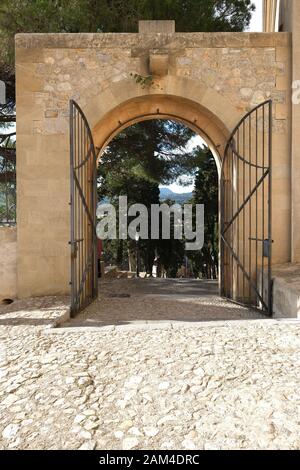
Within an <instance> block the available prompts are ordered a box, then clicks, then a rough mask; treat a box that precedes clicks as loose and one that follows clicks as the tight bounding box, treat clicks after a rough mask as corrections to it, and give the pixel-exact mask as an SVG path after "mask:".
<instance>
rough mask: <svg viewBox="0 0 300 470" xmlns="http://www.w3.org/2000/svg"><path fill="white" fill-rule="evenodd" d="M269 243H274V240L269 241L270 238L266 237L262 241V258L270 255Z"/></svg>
mask: <svg viewBox="0 0 300 470" xmlns="http://www.w3.org/2000/svg"><path fill="white" fill-rule="evenodd" d="M271 243H274V240H272V241H271V242H270V240H268V239H266V240H264V242H263V245H264V247H263V253H264V258H269V257H270V245H271Z"/></svg>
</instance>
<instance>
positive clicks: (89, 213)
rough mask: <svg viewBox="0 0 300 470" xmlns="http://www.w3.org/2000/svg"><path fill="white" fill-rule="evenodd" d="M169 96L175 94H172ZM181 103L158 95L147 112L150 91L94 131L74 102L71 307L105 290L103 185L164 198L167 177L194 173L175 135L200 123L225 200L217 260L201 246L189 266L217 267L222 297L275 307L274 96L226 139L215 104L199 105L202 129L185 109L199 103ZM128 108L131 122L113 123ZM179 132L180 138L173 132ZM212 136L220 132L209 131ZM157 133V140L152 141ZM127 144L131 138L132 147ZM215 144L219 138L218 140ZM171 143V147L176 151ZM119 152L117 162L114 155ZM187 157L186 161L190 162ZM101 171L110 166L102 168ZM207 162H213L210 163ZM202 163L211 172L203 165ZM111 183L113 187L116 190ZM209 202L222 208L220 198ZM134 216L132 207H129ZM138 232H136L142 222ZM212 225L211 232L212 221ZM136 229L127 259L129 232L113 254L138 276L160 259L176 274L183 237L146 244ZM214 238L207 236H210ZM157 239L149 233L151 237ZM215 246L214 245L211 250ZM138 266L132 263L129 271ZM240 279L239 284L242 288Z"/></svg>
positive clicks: (206, 273) (205, 273)
mask: <svg viewBox="0 0 300 470" xmlns="http://www.w3.org/2000/svg"><path fill="white" fill-rule="evenodd" d="M165 98H167V100H169V99H170V97H165ZM161 99H162V98H161V97H159V98H158V101H159V102H160V104H161V105H162V104H163V105H164V106H165V105H166V102H165V101H164V97H163V101H162V102H161ZM167 103H168V101H167ZM174 103H175V108H176V107H177V114H176V113H175V112H174V111H173V109H172V106H173V108H174ZM180 104H181V105H182V101H180V100H179V102H176V100H175V102H174V101H173V100H171V105H172V106H171V108H170V107H169V108H168V107H167V106H165V108H166V111H168V112H161V110H160V108H159V107H157V109H156V112H154V110H153V101H151V100H150V108H151V109H148V112H142V110H143V106H144V105H145V106H146V108H147V107H148V108H149V100H148V99H146V100H144V101H142V103H141V102H140V101H139V100H136V102H134V103H132V102H128V103H127V104H126V103H125V105H124V108H122V110H114V111H113V113H112V115H110V116H107V117H106V119H105V123H106V125H105V126H104V124H103V120H102V121H101V122H100V123H99V124H98V125H97V126H96V127H95V129H94V131H93V135H92V132H91V130H90V128H89V126H88V122H87V119H86V117H85V115H84V113H83V112H82V110H81V109H80V107H79V106H78V105H77V104H76V103H74V102H71V183H72V184H71V187H72V192H71V207H72V237H71V246H72V300H73V301H74V304H73V308H72V311H73V312H74V313H76V312H78V311H80V310H82V309H83V308H84V307H85V306H86V305H87V304H89V303H90V302H91V301H92V300H93V299H94V298H95V297H96V296H97V291H98V282H97V278H98V268H97V265H98V252H99V250H98V249H97V246H99V244H98V241H97V236H96V225H97V220H96V210H97V204H98V200H97V198H98V192H100V194H101V191H102V189H103V188H105V187H106V192H107V194H106V195H105V191H104V192H103V191H102V193H103V194H102V197H107V196H109V197H115V196H116V195H117V194H118V191H120V189H121V187H122V184H123V183H124V184H125V187H127V196H130V194H135V195H138V197H137V199H139V201H138V200H136V201H134V202H135V203H136V204H140V203H141V202H145V201H151V202H152V203H153V202H154V200H155V198H156V202H161V201H159V200H160V199H161V197H160V189H159V186H160V183H166V181H167V182H173V183H174V181H176V176H177V177H178V176H179V174H181V175H184V176H188V175H191V173H192V169H191V167H190V168H188V165H189V164H191V161H192V159H191V160H189V158H185V157H184V155H185V156H186V151H185V152H184V151H183V148H181V150H178V148H179V147H178V148H177V151H176V145H175V147H174V145H173V147H172V139H174V142H175V144H176V138H177V140H179V137H182V136H184V134H186V136H188V135H189V133H190V135H189V137H190V139H191V138H192V133H193V131H194V132H195V131H196V132H197V133H198V134H199V135H200V136H201V137H202V138H203V136H205V137H206V138H205V140H206V142H207V144H208V145H209V148H208V147H206V148H205V147H204V148H203V147H202V149H201V151H200V150H199V149H198V158H199V155H200V154H201V155H202V157H203V155H204V154H205V153H206V157H208V160H207V162H210V163H208V167H209V166H210V165H211V164H212V162H213V161H214V159H215V162H216V163H217V164H218V179H219V189H220V192H219V202H220V204H219V211H218V213H219V217H217V216H216V212H215V214H214V220H215V222H214V224H213V229H212V230H211V232H212V231H213V232H214V237H213V240H214V241H213V243H211V245H213V248H211V247H210V248H211V252H210V253H209V254H210V257H211V259H213V263H211V262H210V263H209V266H207V263H204V262H203V257H204V253H203V251H202V253H201V256H200V258H202V259H200V260H199V255H198V260H195V259H194V260H193V261H192V262H191V265H193V269H192V270H191V271H192V274H193V275H195V271H196V270H197V269H196V268H197V266H198V268H199V265H200V269H198V273H197V276H198V277H207V278H208V277H215V278H216V277H217V276H218V273H219V274H220V280H221V294H222V295H223V296H224V297H225V298H227V299H230V300H233V301H236V302H238V303H240V304H247V305H248V306H251V307H255V308H261V310H262V311H264V312H265V313H268V314H270V313H271V276H270V273H271V244H272V238H271V155H272V146H271V136H272V103H271V102H270V101H268V102H265V103H262V104H261V105H259V106H257V107H256V108H255V109H254V110H251V111H250V112H249V113H247V114H246V116H244V117H243V119H242V120H241V121H240V122H239V123H238V125H237V126H236V128H235V129H234V131H233V132H232V134H229V136H228V135H227V138H225V135H226V132H225V130H224V129H225V127H224V126H222V125H220V123H219V122H218V120H217V118H214V117H212V116H211V115H209V112H206V113H203V112H202V110H201V111H199V109H197V112H198V119H199V116H200V119H201V120H203V119H204V122H206V125H205V126H204V128H205V131H203V129H202V128H200V127H198V126H199V124H198V119H197V118H194V119H193V120H190V119H189V118H188V117H186V116H184V117H183V118H182V117H181V116H182V115H184V114H188V112H190V111H191V110H192V111H193V108H191V107H190V104H188V106H187V104H186V103H185V105H186V107H185V108H184V107H181V108H180V109H181V112H180V113H179V111H178V105H180ZM128 106H129V107H128ZM126 107H127V113H126V114H127V117H128V114H130V115H131V118H129V119H127V120H126V119H119V120H118V125H116V124H114V115H115V113H119V114H120V115H121V116H123V115H124V109H126ZM122 113H123V114H122ZM208 116H209V117H208ZM205 120H206V121H205ZM143 123H144V124H143ZM143 126H144V129H143ZM151 126H152V128H154V127H155V126H156V127H157V126H158V127H159V126H160V129H159V132H158V133H157V134H153V135H152V136H151V133H150V134H149V135H150V137H151V138H149V135H147V132H145V129H146V128H147V129H148V131H150V130H151ZM104 129H105V132H104ZM156 130H157V129H156ZM162 130H164V132H165V133H167V134H168V133H169V136H167V139H166V140H165V141H164V143H163V144H161V142H163V139H162V135H163V132H162ZM198 130H199V132H198ZM152 131H153V129H152ZM172 132H173V136H172V138H170V134H172ZM138 133H140V134H139V137H140V139H139V140H138V143H137V144H134V140H135V139H136V137H137V134H138ZM213 135H214V139H212V136H213ZM157 136H158V137H159V138H158V137H157ZM127 137H130V139H129V140H128V139H127ZM155 138H156V145H158V147H157V148H155V147H153V142H155ZM122 139H123V140H122ZM157 139H158V140H157ZM159 139H160V140H159ZM190 139H187V140H186V141H185V145H187V144H188V142H189V140H190ZM94 141H95V142H96V145H97V143H98V144H99V143H101V146H99V147H98V148H97V147H96V145H94ZM128 142H129V146H128V148H127V150H126V147H127V145H128ZM136 142H137V141H136ZM149 142H150V148H151V149H152V153H151V152H150V154H149V155H151V158H149V156H146V157H145V155H146V153H147V152H146V148H148V146H149ZM217 142H221V143H219V144H217ZM122 144H123V145H122ZM151 145H152V147H151ZM124 149H125V153H124ZM166 150H168V151H169V154H168V152H166ZM118 152H119V153H118ZM170 153H171V154H172V155H173V158H172V155H170ZM190 153H191V152H190ZM196 153H197V152H196ZM99 156H100V160H101V157H102V159H103V162H104V163H103V167H102V169H101V170H100V174H99V175H98V174H97V173H98V170H97V160H98V159H99ZM116 156H117V157H116ZM182 156H183V158H182ZM114 157H115V158H117V160H114ZM174 157H176V158H174ZM189 157H190V156H189ZM118 159H119V162H118ZM180 161H181V163H180V164H179V163H178V162H180ZM188 162H189V163H188ZM100 165H101V164H100ZM184 165H187V167H185V166H184ZM100 167H101V166H100ZM208 167H207V168H206V171H207V170H208ZM184 168H185V170H184V171H183V169H184ZM187 168H188V170H187ZM196 168H197V166H196ZM199 168H200V167H199ZM129 169H130V171H131V172H132V173H131V175H130V174H129V173H130V172H129V173H128V171H129ZM102 170H103V174H102V175H101V171H102ZM210 170H212V166H211V168H210ZM176 171H177V173H176ZM178 171H179V173H178ZM185 171H186V173H185ZM201 171H202V172H203V171H204V169H203V164H202V168H201ZM201 171H200V173H201ZM214 171H215V174H216V168H214ZM159 172H161V173H159ZM127 173H128V174H127ZM111 175H115V176H111ZM98 176H100V180H101V178H102V180H101V181H99V179H98ZM206 176H207V174H206ZM202 177H203V173H202V175H201V178H202ZM122 178H123V179H122ZM164 178H165V180H164ZM172 178H173V179H172ZM121 182H122V184H121ZM126 185H127V186H126ZM155 185H156V186H155ZM200 186H201V183H200ZM213 187H214V184H212V183H210V184H208V187H207V188H206V191H205V198H206V199H207V198H208V194H207V193H208V189H212V188H213ZM99 188H100V189H99ZM101 188H102V189H101ZM113 188H114V191H115V193H114V194H113V193H112V189H113ZM167 189H169V188H167ZM213 192H214V191H213ZM215 192H217V191H215ZM194 193H195V194H194V196H199V191H198V193H197V191H195V192H194ZM202 193H203V191H202ZM119 195H120V194H119ZM145 195H147V197H145ZM202 196H203V194H202ZM133 199H134V198H133ZM215 200H216V198H215ZM204 204H205V201H204ZM212 205H213V206H214V207H216V204H215V201H214V203H213V204H212ZM151 214H152V212H151ZM128 215H130V214H129V213H128ZM174 220H175V219H174ZM217 220H218V222H219V224H220V225H219V227H220V231H219V230H218V228H217V229H216V227H218V222H217ZM253 221H254V223H253ZM193 224H194V221H192V222H191V224H190V225H191V229H192V228H193ZM117 225H118V221H116V223H115V230H116V226H117ZM129 225H131V223H130V224H129ZM150 225H151V223H150ZM169 225H170V224H169ZM173 225H174V228H176V226H177V224H176V223H175V222H174V221H173ZM203 225H205V224H203ZM206 225H207V224H206ZM253 227H255V229H253ZM147 230H148V229H147ZM136 232H138V231H137V230H136ZM206 232H208V229H207V228H206ZM218 232H219V233H220V237H219V240H220V245H219V246H220V248H221V253H220V256H219V259H220V263H219V264H218V267H216V253H217V249H216V248H215V247H216V246H217V243H216V240H217V238H218V236H217V233H218ZM196 233H197V230H196ZM136 235H137V239H136V240H135V243H133V244H132V243H131V242H130V243H129V245H126V247H125V248H126V251H127V255H128V259H127V260H126V259H124V242H123V238H121V241H122V242H121V243H120V240H115V247H114V250H115V253H114V254H112V253H111V256H112V259H113V260H116V261H118V262H120V263H121V264H122V262H125V263H127V264H128V270H130V271H132V272H134V271H135V274H136V275H137V276H140V273H141V271H142V269H141V268H143V269H144V271H143V272H144V275H145V277H147V276H148V277H151V276H153V275H154V272H153V266H154V265H155V264H156V265H157V266H156V268H157V269H156V275H157V274H159V276H161V275H162V276H166V277H174V278H176V277H177V276H178V275H179V276H180V274H179V273H180V266H178V264H177V265H176V259H177V257H176V256H173V257H172V253H175V252H176V253H177V252H178V253H180V255H179V258H178V260H179V261H178V262H180V263H182V261H181V259H182V255H183V258H184V252H182V251H181V252H180V249H179V246H178V247H177V248H176V250H175V249H174V242H175V241H176V242H177V239H176V237H174V240H173V247H172V243H170V241H171V240H169V241H168V244H166V243H165V239H164V237H159V236H158V237H156V238H154V240H155V241H156V242H158V243H154V244H152V245H151V244H149V242H148V241H147V243H146V245H147V246H146V247H145V245H141V242H140V238H141V237H140V236H139V233H136ZM207 239H208V235H207V234H206V240H207ZM133 240H134V239H133ZM152 241H153V240H150V242H152ZM207 243H208V242H207ZM159 245H160V247H159ZM167 245H168V246H167ZM204 245H205V240H204ZM147 247H148V248H147ZM150 247H151V249H150ZM170 247H171V249H170ZM105 248H106V251H108V250H109V249H110V251H112V244H110V245H108V244H106V247H105ZM80 250H81V251H80ZM199 251H200V250H199ZM78 252H79V255H78ZM212 252H214V254H213V255H212V254H211V253H212ZM254 253H255V255H254ZM167 254H168V256H167ZM253 257H254V259H256V265H255V269H254V268H253V266H254V265H253V263H252V258H253ZM125 258H126V257H125ZM168 259H169V260H171V263H170V262H168V261H167V260H168ZM185 259H186V260H187V262H186V266H183V270H184V274H185V275H187V273H188V268H189V266H188V257H187V256H186V257H185ZM163 260H164V261H163ZM104 261H105V260H104ZM106 261H107V259H106ZM155 261H156V263H155ZM141 263H142V264H141ZM134 265H135V269H132V266H134ZM205 265H206V266H205ZM181 268H182V266H181ZM204 268H206V269H204ZM200 271H201V274H200ZM266 276H267V277H266ZM74 281H75V282H74ZM241 281H242V282H241ZM241 285H242V286H243V287H242V288H241V287H239V286H241ZM245 286H246V287H245Z"/></svg>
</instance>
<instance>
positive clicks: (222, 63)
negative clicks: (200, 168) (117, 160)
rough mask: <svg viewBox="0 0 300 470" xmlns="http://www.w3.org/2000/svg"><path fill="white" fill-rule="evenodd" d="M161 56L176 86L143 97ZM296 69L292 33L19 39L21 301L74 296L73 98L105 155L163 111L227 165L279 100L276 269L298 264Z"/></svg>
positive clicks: (166, 81)
mask: <svg viewBox="0 0 300 470" xmlns="http://www.w3.org/2000/svg"><path fill="white" fill-rule="evenodd" d="M158 52H159V54H162V55H164V56H166V57H167V58H168V67H167V69H166V70H165V72H164V73H165V75H164V76H161V77H157V78H156V77H154V79H153V83H152V84H151V86H147V87H142V86H141V85H139V84H137V83H136V81H135V79H134V76H133V75H134V73H139V74H141V75H143V74H144V75H145V74H146V73H147V70H146V69H147V63H148V59H149V57H150V60H152V59H153V60H156V59H157V55H159V54H158ZM155 56H156V57H155ZM289 67H290V35H289V34H284V33H282V34H276V33H274V34H267V35H266V34H249V33H232V34H231V33H230V34H224V33H208V34H203V33H189V34H186V33H182V34H181V33H169V32H168V33H160V34H158V33H149V34H145V35H143V34H78V35H76V34H75V35H72V34H70V35H69V34H62V35H59V34H45V35H43V34H39V35H34V34H30V35H18V36H17V38H16V69H17V116H18V118H17V134H18V136H17V139H18V146H17V175H18V176H17V178H18V181H17V187H18V189H17V191H18V195H17V199H18V201H17V202H18V220H17V224H18V228H17V230H18V268H17V278H18V281H17V284H18V296H19V297H26V296H31V295H45V294H46V295H47V294H59V293H67V292H69V280H70V268H69V264H70V263H69V253H70V251H69V245H68V243H69V239H70V235H69V233H70V215H69V201H70V193H69V191H70V189H69V188H70V169H69V115H68V113H69V111H68V110H69V100H70V99H74V100H76V101H77V102H78V103H79V105H80V106H81V108H82V109H83V110H84V113H85V115H86V116H87V119H88V121H89V123H90V126H91V128H92V130H93V134H94V138H95V143H96V145H97V146H99V147H102V146H103V145H105V142H107V141H109V139H110V138H111V137H112V136H113V135H114V133H115V132H117V130H118V129H120V128H121V127H120V126H123V125H127V124H128V123H132V122H135V120H140V119H141V116H147V117H149V118H150V117H151V116H152V117H153V116H157V110H159V115H161V116H165V117H168V116H177V118H178V119H179V120H182V122H186V123H187V124H190V125H191V126H194V128H195V130H196V131H197V132H199V133H200V134H201V133H202V135H205V137H206V140H207V141H208V142H209V143H210V145H211V146H212V147H215V148H216V153H218V154H219V156H218V158H221V156H222V154H223V150H224V145H225V141H226V139H227V138H228V136H229V134H230V133H231V131H232V130H233V128H234V126H235V125H236V123H237V122H238V121H239V119H240V118H241V117H242V116H243V115H244V114H245V113H246V112H247V111H249V110H250V109H251V108H253V106H255V105H256V104H258V103H260V102H262V101H263V100H264V99H268V98H271V99H273V100H274V102H275V103H276V106H275V110H274V116H273V117H274V127H273V132H274V138H273V144H274V160H273V165H274V171H273V186H274V188H273V195H274V196H273V206H274V212H273V226H274V240H275V243H274V262H278V263H280V262H286V261H290V258H291V237H290V223H289V222H290V214H291V210H292V205H291V195H290V189H289V188H290V171H289V169H290V159H289V158H290V157H289V145H290V129H289V127H288V118H289V117H290V108H289V102H288V97H287V96H288V95H287V94H288V92H289V90H290V88H291V83H290V75H289ZM119 121H120V122H119ZM126 123H127V124H126ZM282 224H284V225H285V226H286V227H287V229H286V230H284V231H283V230H281V227H282Z"/></svg>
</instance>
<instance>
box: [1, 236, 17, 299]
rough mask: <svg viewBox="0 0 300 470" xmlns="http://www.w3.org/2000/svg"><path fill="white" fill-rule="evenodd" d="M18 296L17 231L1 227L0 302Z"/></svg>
mask: <svg viewBox="0 0 300 470" xmlns="http://www.w3.org/2000/svg"><path fill="white" fill-rule="evenodd" d="M16 295H17V229H16V227H0V302H1V301H2V300H3V299H15V298H16Z"/></svg>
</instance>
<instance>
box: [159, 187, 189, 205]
mask: <svg viewBox="0 0 300 470" xmlns="http://www.w3.org/2000/svg"><path fill="white" fill-rule="evenodd" d="M192 196H193V193H184V194H179V193H174V192H173V191H171V189H169V188H160V200H161V201H165V200H166V199H170V200H171V201H175V202H176V203H178V204H184V203H186V202H188V201H189V200H190V199H191V198H192Z"/></svg>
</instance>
